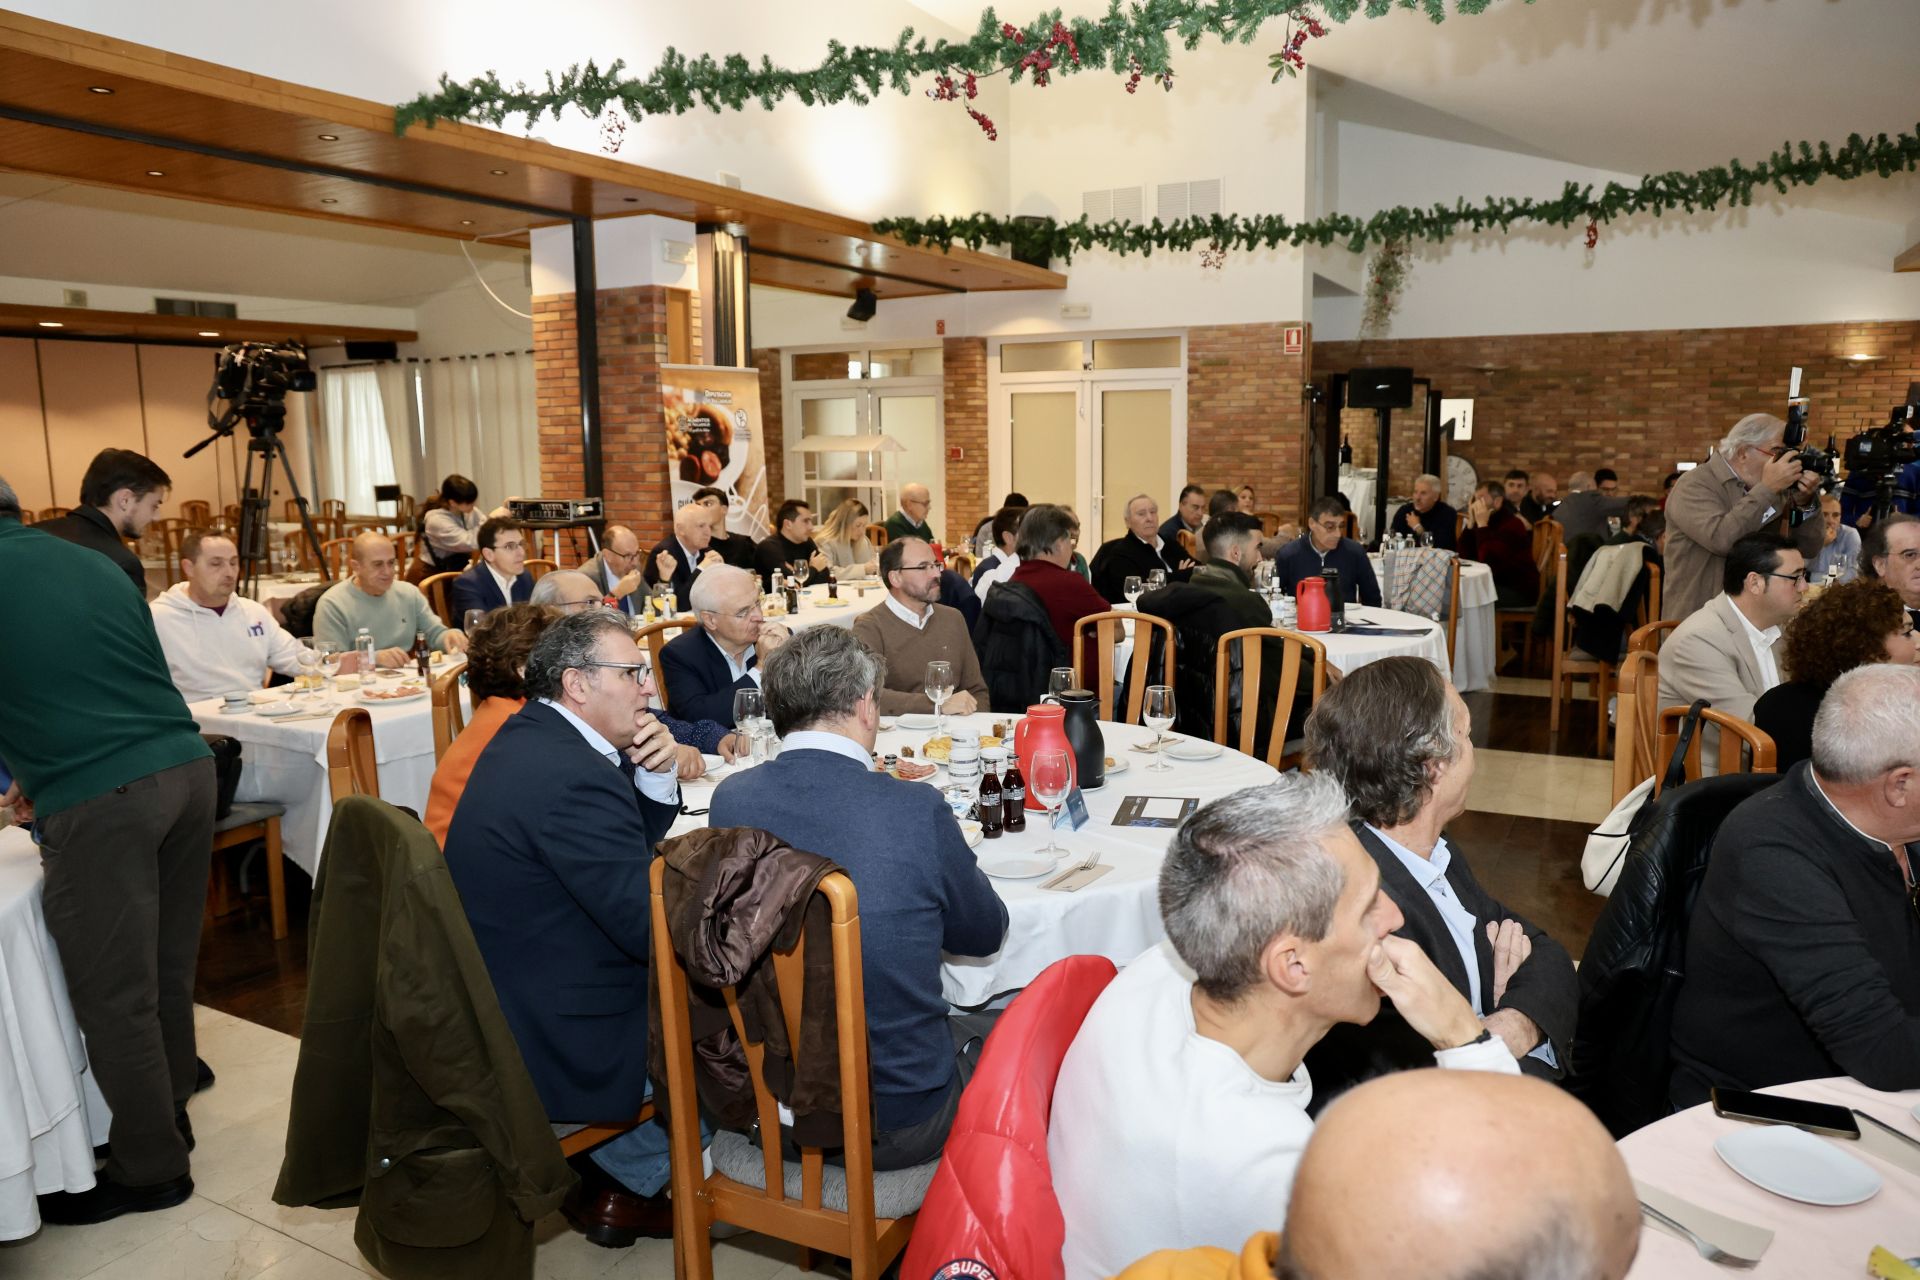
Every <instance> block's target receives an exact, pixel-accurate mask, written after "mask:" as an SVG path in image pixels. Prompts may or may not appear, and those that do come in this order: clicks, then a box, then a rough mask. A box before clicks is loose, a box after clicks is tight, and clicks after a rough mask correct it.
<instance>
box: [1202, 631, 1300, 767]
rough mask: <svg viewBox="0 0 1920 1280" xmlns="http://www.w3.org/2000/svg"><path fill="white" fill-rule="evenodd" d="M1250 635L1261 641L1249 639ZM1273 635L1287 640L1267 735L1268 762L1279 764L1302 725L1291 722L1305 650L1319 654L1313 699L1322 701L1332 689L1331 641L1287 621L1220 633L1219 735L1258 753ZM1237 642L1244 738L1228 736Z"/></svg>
mask: <svg viewBox="0 0 1920 1280" xmlns="http://www.w3.org/2000/svg"><path fill="white" fill-rule="evenodd" d="M1248 640H1254V641H1257V642H1258V643H1254V644H1246V643H1244V642H1245V641H1248ZM1268 640H1277V641H1279V642H1280V643H1281V646H1282V650H1281V657H1280V683H1279V687H1278V688H1277V689H1276V690H1275V691H1274V700H1273V732H1272V733H1270V734H1269V735H1268V736H1267V752H1266V761H1267V763H1268V764H1269V765H1271V766H1273V767H1274V768H1276V769H1278V768H1280V767H1281V762H1282V760H1283V759H1285V758H1286V757H1287V749H1286V746H1287V739H1288V737H1289V736H1290V735H1289V732H1288V731H1289V730H1291V729H1294V728H1296V726H1294V725H1293V724H1292V723H1290V722H1291V720H1292V717H1293V700H1294V697H1295V696H1296V695H1297V694H1298V693H1299V691H1300V661H1301V657H1302V655H1304V654H1307V653H1311V654H1312V655H1313V690H1312V701H1313V704H1314V705H1316V706H1317V705H1319V702H1320V695H1321V694H1323V693H1325V692H1326V691H1327V647H1326V646H1325V645H1324V644H1321V643H1320V642H1319V641H1318V640H1315V639H1314V638H1313V637H1311V636H1306V635H1302V634H1300V633H1299V632H1298V631H1288V630H1285V629H1284V628H1281V627H1243V628H1241V629H1240V630H1238V631H1229V632H1227V633H1226V634H1225V635H1223V636H1221V637H1220V641H1219V644H1218V645H1217V646H1216V647H1215V649H1214V659H1213V740H1214V741H1215V742H1217V743H1219V744H1220V745H1221V746H1223V747H1233V748H1234V749H1235V750H1237V751H1239V752H1241V753H1242V754H1245V755H1253V754H1254V747H1255V746H1256V745H1257V744H1256V743H1255V742H1254V737H1255V735H1256V733H1257V732H1258V730H1259V727H1260V709H1259V705H1258V698H1259V695H1260V669H1261V665H1262V663H1263V662H1264V661H1265V659H1266V647H1267V646H1266V643H1265V642H1266V641H1268ZM1236 644H1238V645H1239V646H1240V740H1239V741H1238V742H1237V743H1236V742H1229V741H1228V740H1227V738H1228V726H1229V725H1230V723H1231V720H1230V717H1229V714H1228V713H1229V712H1230V711H1231V710H1232V708H1231V705H1230V699H1229V695H1230V694H1231V693H1232V692H1233V674H1232V672H1233V655H1232V649H1233V646H1234V645H1236Z"/></svg>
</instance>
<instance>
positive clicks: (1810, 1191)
mask: <svg viewBox="0 0 1920 1280" xmlns="http://www.w3.org/2000/svg"><path fill="white" fill-rule="evenodd" d="M1713 1151H1714V1154H1715V1155H1717V1156H1719V1157H1720V1158H1721V1159H1722V1160H1724V1161H1726V1162H1727V1167H1728V1168H1730V1169H1732V1170H1733V1171H1734V1172H1735V1173H1737V1174H1739V1175H1740V1176H1741V1177H1743V1178H1745V1179H1746V1180H1747V1181H1748V1182H1751V1183H1752V1184H1753V1185H1754V1186H1756V1187H1760V1188H1762V1189H1763V1190H1767V1191H1771V1192H1773V1194H1775V1195H1777V1196H1785V1197H1786V1198H1787V1199H1789V1200H1799V1201H1801V1202H1803V1203H1805V1204H1822V1205H1841V1204H1859V1203H1860V1202H1861V1201H1862V1200H1869V1199H1872V1198H1873V1196H1875V1195H1876V1194H1878V1193H1879V1191H1880V1175H1879V1174H1877V1173H1875V1172H1874V1171H1873V1170H1872V1169H1870V1168H1868V1167H1867V1166H1866V1165H1865V1164H1863V1163H1861V1162H1860V1161H1859V1160H1856V1159H1854V1158H1853V1157H1852V1156H1850V1155H1848V1154H1847V1153H1846V1152H1844V1151H1842V1150H1840V1149H1839V1148H1838V1147H1836V1146H1834V1145H1833V1144H1832V1143H1831V1142H1828V1141H1826V1140H1825V1139H1823V1138H1816V1137H1814V1136H1813V1135H1812V1134H1810V1133H1808V1132H1807V1131H1806V1130H1804V1129H1795V1128H1793V1127H1792V1126H1791V1125H1784V1124H1774V1125H1763V1126H1759V1127H1756V1128H1751V1129H1741V1130H1740V1131H1738V1132H1736V1133H1729V1134H1727V1135H1725V1136H1724V1137H1722V1138H1720V1139H1719V1140H1718V1141H1716V1142H1715V1143H1714V1144H1713Z"/></svg>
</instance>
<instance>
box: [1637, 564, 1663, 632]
mask: <svg viewBox="0 0 1920 1280" xmlns="http://www.w3.org/2000/svg"><path fill="white" fill-rule="evenodd" d="M1660 577H1661V574H1660V566H1659V565H1657V564H1649V565H1648V566H1647V594H1646V595H1644V596H1642V597H1641V598H1640V612H1639V614H1638V615H1637V620H1638V622H1639V623H1640V624H1641V625H1642V626H1644V625H1646V624H1647V623H1649V622H1657V621H1659V619H1660Z"/></svg>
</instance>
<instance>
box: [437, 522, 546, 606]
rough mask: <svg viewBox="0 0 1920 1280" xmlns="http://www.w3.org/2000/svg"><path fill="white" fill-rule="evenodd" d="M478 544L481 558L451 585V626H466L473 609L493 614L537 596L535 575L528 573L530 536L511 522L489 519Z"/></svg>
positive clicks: (481, 530)
mask: <svg viewBox="0 0 1920 1280" xmlns="http://www.w3.org/2000/svg"><path fill="white" fill-rule="evenodd" d="M474 541H475V542H476V543H478V544H479V547H480V558H479V559H478V560H475V561H474V562H473V563H472V564H471V565H469V566H467V568H466V570H465V571H464V572H462V573H461V575H460V576H459V577H457V578H455V579H454V580H453V581H452V582H451V583H449V584H448V585H449V586H451V587H452V588H453V590H452V591H450V592H448V593H447V595H448V599H450V600H451V601H452V602H453V617H452V619H451V620H450V625H453V626H459V625H462V624H463V623H464V622H465V620H466V616H467V610H469V609H485V610H486V611H487V612H489V613H491V612H492V611H493V610H495V609H504V608H506V607H507V606H508V605H509V604H520V603H523V602H524V601H525V600H526V598H527V597H528V596H530V595H532V594H533V575H532V574H530V573H528V572H527V569H526V564H527V533H526V530H524V529H522V528H521V527H520V526H519V525H517V524H515V523H513V522H512V521H511V520H489V521H487V522H486V523H485V524H483V525H481V526H480V532H479V533H478V534H477V535H475V538H474Z"/></svg>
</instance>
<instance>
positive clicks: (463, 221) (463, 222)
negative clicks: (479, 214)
mask: <svg viewBox="0 0 1920 1280" xmlns="http://www.w3.org/2000/svg"><path fill="white" fill-rule="evenodd" d="M460 225H461V226H463V227H470V226H472V225H473V219H472V218H462V219H460Z"/></svg>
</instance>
